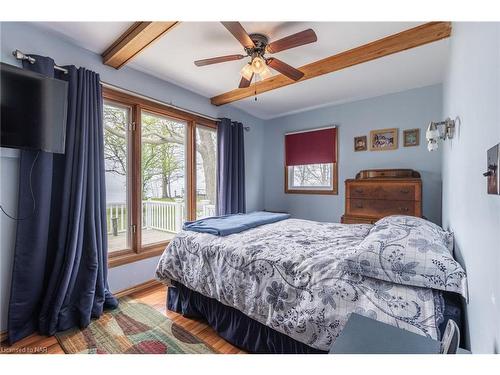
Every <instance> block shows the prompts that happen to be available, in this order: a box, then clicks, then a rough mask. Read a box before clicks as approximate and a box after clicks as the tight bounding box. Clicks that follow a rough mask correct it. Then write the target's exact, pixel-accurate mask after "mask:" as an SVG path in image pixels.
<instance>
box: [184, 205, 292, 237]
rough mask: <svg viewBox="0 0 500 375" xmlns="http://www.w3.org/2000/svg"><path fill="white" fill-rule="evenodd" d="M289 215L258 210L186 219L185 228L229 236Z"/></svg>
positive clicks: (286, 217)
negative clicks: (247, 212) (194, 219)
mask: <svg viewBox="0 0 500 375" xmlns="http://www.w3.org/2000/svg"><path fill="white" fill-rule="evenodd" d="M289 217H290V215H289V214H280V213H275V212H264V211H256V212H252V213H249V214H234V215H225V216H214V217H207V218H204V219H200V220H196V221H186V222H185V223H184V227H183V229H184V230H191V231H194V232H201V233H210V234H215V235H216V236H228V235H230V234H233V233H240V232H243V231H245V230H248V229H251V228H255V227H258V226H260V225H265V224H270V223H275V222H277V221H280V220H285V219H288V218H289Z"/></svg>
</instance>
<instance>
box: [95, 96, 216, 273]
mask: <svg viewBox="0 0 500 375" xmlns="http://www.w3.org/2000/svg"><path fill="white" fill-rule="evenodd" d="M102 96H103V101H104V102H109V103H111V104H112V103H116V104H118V105H120V106H127V107H129V108H130V111H131V113H130V121H131V124H130V126H129V137H128V138H129V142H128V147H129V150H128V153H129V159H128V165H129V167H128V170H129V176H127V180H128V184H129V186H128V190H129V191H128V197H127V200H128V201H129V202H130V203H129V210H130V215H129V223H128V224H129V246H128V248H126V249H120V250H116V251H113V252H111V253H109V252H108V267H109V268H113V267H117V266H121V265H124V264H127V263H132V262H136V261H138V260H141V259H146V258H150V257H154V256H158V255H160V254H161V253H162V252H163V250H164V249H165V247H166V246H167V245H168V243H169V242H170V241H163V242H157V243H154V244H148V245H145V246H143V245H142V238H141V225H140V223H142V190H141V185H142V171H141V157H142V140H141V113H142V111H146V112H150V113H152V114H157V115H160V116H166V117H170V118H172V119H174V120H180V121H184V122H186V146H185V147H186V166H185V167H186V190H187V194H186V216H187V219H188V220H194V218H196V126H197V125H200V126H204V127H208V128H212V129H215V130H217V122H216V121H213V120H210V119H207V118H205V117H202V116H198V115H195V114H192V113H189V112H185V111H182V110H179V109H176V108H172V107H170V106H168V105H165V104H162V103H161V102H157V101H155V100H149V99H146V98H143V97H140V96H136V95H133V94H129V93H125V92H122V91H118V90H114V89H111V88H109V87H105V86H103V87H102ZM103 110H104V106H103ZM134 226H135V230H132V229H133V228H134Z"/></svg>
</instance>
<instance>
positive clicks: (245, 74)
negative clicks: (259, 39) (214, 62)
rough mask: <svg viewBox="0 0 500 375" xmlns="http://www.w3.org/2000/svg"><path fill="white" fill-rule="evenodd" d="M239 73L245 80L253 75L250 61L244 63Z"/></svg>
mask: <svg viewBox="0 0 500 375" xmlns="http://www.w3.org/2000/svg"><path fill="white" fill-rule="evenodd" d="M240 74H241V76H242V77H244V78H245V79H246V80H247V81H250V80H251V79H252V76H253V68H252V65H251V64H250V63H248V64H245V66H244V67H243V68H242V69H241V71H240Z"/></svg>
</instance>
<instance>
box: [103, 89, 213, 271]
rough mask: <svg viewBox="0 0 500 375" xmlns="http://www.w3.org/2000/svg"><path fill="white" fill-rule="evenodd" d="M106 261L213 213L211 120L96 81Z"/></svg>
mask: <svg viewBox="0 0 500 375" xmlns="http://www.w3.org/2000/svg"><path fill="white" fill-rule="evenodd" d="M103 96H104V109H103V119H104V158H105V167H106V216H107V225H108V233H107V240H108V254H109V266H110V267H113V266H118V265H121V264H125V263H129V262H133V261H136V260H139V259H143V258H147V257H150V256H155V255H159V254H161V252H162V251H163V250H164V248H165V246H166V245H167V244H168V242H169V241H170V240H171V239H172V238H173V237H174V236H175V234H176V233H177V232H179V231H180V230H181V229H182V225H183V223H184V221H186V220H195V219H196V218H200V217H206V216H212V215H214V214H215V202H216V200H215V197H216V163H217V158H216V149H217V147H216V144H217V127H216V123H215V122H214V121H210V120H207V119H205V118H203V117H200V116H196V115H192V114H189V113H185V112H183V111H180V110H176V109H173V108H170V107H168V106H165V105H162V104H158V103H156V102H153V101H149V100H146V99H142V98H139V97H135V96H132V95H128V94H125V93H122V92H117V91H114V90H110V89H107V88H104V89H103Z"/></svg>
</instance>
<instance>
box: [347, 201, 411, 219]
mask: <svg viewBox="0 0 500 375" xmlns="http://www.w3.org/2000/svg"><path fill="white" fill-rule="evenodd" d="M419 204H420V202H415V201H403V200H381V199H347V200H346V214H347V215H353V216H368V217H384V216H388V215H410V216H419V215H420V213H417V212H416V209H417V208H416V206H417V205H419Z"/></svg>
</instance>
